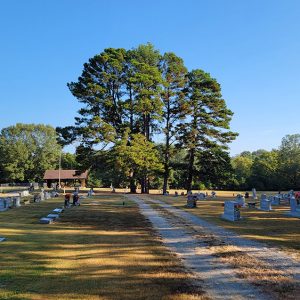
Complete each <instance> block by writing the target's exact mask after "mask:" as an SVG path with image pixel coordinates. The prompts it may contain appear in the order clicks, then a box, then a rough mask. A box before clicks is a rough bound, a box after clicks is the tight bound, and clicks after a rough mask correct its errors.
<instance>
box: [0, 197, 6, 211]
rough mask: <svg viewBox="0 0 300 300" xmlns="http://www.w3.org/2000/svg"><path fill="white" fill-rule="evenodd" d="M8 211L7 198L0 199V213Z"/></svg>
mask: <svg viewBox="0 0 300 300" xmlns="http://www.w3.org/2000/svg"><path fill="white" fill-rule="evenodd" d="M6 210H8V203H7V198H0V211H6Z"/></svg>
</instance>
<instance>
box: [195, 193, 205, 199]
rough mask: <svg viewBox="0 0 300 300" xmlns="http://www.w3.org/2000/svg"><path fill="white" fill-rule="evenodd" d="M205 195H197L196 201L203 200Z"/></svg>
mask: <svg viewBox="0 0 300 300" xmlns="http://www.w3.org/2000/svg"><path fill="white" fill-rule="evenodd" d="M205 198H206V197H205V194H204V193H199V194H197V200H205Z"/></svg>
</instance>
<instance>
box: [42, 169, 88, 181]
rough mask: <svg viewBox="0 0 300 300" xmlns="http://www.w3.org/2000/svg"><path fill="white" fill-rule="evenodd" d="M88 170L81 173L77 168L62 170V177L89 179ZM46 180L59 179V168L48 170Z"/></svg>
mask: <svg viewBox="0 0 300 300" xmlns="http://www.w3.org/2000/svg"><path fill="white" fill-rule="evenodd" d="M87 176H88V171H85V172H83V173H80V171H77V170H60V179H62V180H63V179H87ZM44 179H45V180H49V179H59V170H46V172H45V175H44Z"/></svg>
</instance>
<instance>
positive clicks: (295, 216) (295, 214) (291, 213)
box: [286, 212, 300, 219]
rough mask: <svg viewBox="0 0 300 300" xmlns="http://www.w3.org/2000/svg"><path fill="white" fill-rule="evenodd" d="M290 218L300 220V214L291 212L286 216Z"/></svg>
mask: <svg viewBox="0 0 300 300" xmlns="http://www.w3.org/2000/svg"><path fill="white" fill-rule="evenodd" d="M286 215H287V216H289V217H294V218H299V219H300V212H289V213H287V214H286Z"/></svg>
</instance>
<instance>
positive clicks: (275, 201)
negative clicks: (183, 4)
mask: <svg viewBox="0 0 300 300" xmlns="http://www.w3.org/2000/svg"><path fill="white" fill-rule="evenodd" d="M280 199H281V197H278V196H273V197H272V199H271V200H272V205H280Z"/></svg>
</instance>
